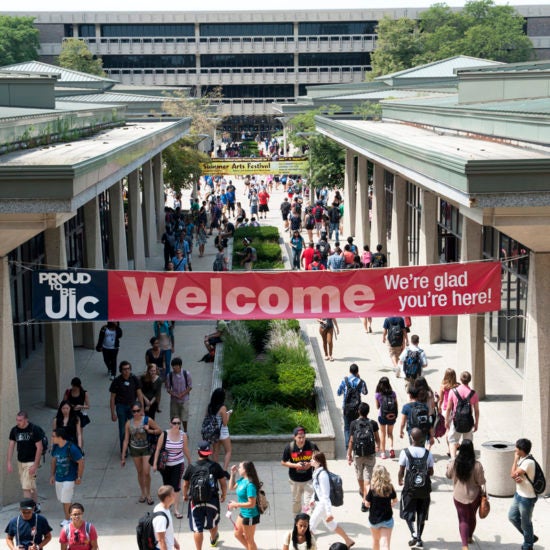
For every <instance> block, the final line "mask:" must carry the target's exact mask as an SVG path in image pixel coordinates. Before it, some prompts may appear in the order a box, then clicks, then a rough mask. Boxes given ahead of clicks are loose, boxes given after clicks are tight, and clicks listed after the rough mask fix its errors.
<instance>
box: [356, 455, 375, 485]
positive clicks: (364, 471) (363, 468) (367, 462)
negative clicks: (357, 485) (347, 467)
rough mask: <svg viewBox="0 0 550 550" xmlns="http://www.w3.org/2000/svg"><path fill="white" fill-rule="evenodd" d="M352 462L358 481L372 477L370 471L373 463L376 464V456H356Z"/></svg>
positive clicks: (368, 479)
mask: <svg viewBox="0 0 550 550" xmlns="http://www.w3.org/2000/svg"><path fill="white" fill-rule="evenodd" d="M353 464H354V466H355V475H356V476H357V479H358V480H359V481H363V480H364V481H369V482H370V478H371V477H372V471H373V469H374V465H375V464H376V456H375V455H368V456H356V457H355V458H354V459H353Z"/></svg>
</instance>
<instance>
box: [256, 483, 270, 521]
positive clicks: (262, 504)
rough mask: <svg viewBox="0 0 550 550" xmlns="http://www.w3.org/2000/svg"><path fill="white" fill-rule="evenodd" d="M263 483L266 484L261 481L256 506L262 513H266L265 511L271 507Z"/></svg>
mask: <svg viewBox="0 0 550 550" xmlns="http://www.w3.org/2000/svg"><path fill="white" fill-rule="evenodd" d="M263 485H264V484H263V483H262V482H260V490H259V491H258V494H257V496H256V506H257V507H258V511H259V512H260V514H265V512H266V511H267V509H268V508H269V500H267V496H266V494H265V491H264V490H263V489H262V487H263Z"/></svg>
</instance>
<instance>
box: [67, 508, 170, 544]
mask: <svg viewBox="0 0 550 550" xmlns="http://www.w3.org/2000/svg"><path fill="white" fill-rule="evenodd" d="M164 515H166V514H164ZM91 525H92V524H91V523H90V522H89V521H87V522H86V523H85V525H84V529H85V531H86V538H87V539H88V540H90V526H91ZM64 531H65V536H66V537H67V548H68V549H70V548H71V545H70V544H69V541H70V540H71V538H70V537H71V524H70V523H69V524H67V525H65V527H64ZM75 544H77V545H79V544H82V543H76V542H75ZM138 544H139V543H138ZM140 548H141V546H140Z"/></svg>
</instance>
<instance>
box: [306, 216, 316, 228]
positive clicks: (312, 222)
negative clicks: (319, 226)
mask: <svg viewBox="0 0 550 550" xmlns="http://www.w3.org/2000/svg"><path fill="white" fill-rule="evenodd" d="M314 227H315V220H314V218H313V216H312V215H311V214H308V215H307V216H306V229H313V228H314Z"/></svg>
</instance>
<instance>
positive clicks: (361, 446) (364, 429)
mask: <svg viewBox="0 0 550 550" xmlns="http://www.w3.org/2000/svg"><path fill="white" fill-rule="evenodd" d="M353 452H354V453H355V454H356V455H357V456H372V455H373V454H374V453H375V452H376V442H375V440H374V431H373V428H372V422H371V421H370V420H369V419H368V418H360V419H358V420H356V421H355V430H354V432H353Z"/></svg>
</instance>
